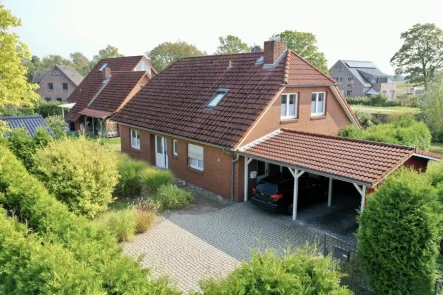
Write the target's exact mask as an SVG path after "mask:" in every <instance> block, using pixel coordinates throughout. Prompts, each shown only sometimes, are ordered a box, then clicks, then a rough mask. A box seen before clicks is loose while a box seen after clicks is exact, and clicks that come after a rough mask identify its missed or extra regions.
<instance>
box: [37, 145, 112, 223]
mask: <svg viewBox="0 0 443 295" xmlns="http://www.w3.org/2000/svg"><path fill="white" fill-rule="evenodd" d="M34 159H35V169H34V170H33V171H34V174H35V175H36V176H37V177H38V178H39V179H40V180H41V181H42V182H43V183H44V184H45V185H46V187H47V188H48V190H49V192H50V193H52V194H53V195H54V196H55V197H56V198H57V199H58V200H60V201H62V202H63V203H65V204H67V205H68V207H69V209H70V210H71V211H73V212H75V213H77V214H85V215H87V216H89V217H94V216H95V215H97V214H98V213H101V212H104V211H106V210H107V208H108V204H109V203H110V202H112V200H113V199H112V192H113V190H114V186H115V185H116V184H117V181H118V171H117V155H116V153H115V152H114V151H112V150H110V149H109V148H107V147H106V146H103V145H100V143H98V142H97V141H90V140H86V139H85V137H84V136H81V137H80V138H78V139H75V138H66V139H64V140H59V141H54V142H52V143H50V144H49V145H48V146H47V147H45V148H43V149H40V150H38V151H37V152H36V154H35V157H34Z"/></svg>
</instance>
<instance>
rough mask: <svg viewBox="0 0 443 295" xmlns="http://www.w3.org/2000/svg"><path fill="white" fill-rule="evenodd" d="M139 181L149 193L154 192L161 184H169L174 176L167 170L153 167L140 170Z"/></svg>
mask: <svg viewBox="0 0 443 295" xmlns="http://www.w3.org/2000/svg"><path fill="white" fill-rule="evenodd" d="M140 177H141V183H142V185H143V187H144V188H145V189H146V190H147V192H148V193H149V194H155V193H156V192H157V191H158V190H159V188H160V187H161V186H164V185H168V184H171V183H172V181H173V180H174V176H173V175H172V173H171V171H169V170H160V169H155V168H148V169H144V170H143V171H141V172H140Z"/></svg>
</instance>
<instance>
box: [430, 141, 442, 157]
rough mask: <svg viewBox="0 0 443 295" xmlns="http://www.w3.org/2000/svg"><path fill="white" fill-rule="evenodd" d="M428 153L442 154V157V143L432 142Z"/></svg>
mask: <svg viewBox="0 0 443 295" xmlns="http://www.w3.org/2000/svg"><path fill="white" fill-rule="evenodd" d="M429 151H430V152H433V153H437V154H442V155H443V143H441V142H433V143H432V144H431V147H430V148H429Z"/></svg>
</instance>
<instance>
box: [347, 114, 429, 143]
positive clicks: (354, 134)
mask: <svg viewBox="0 0 443 295" xmlns="http://www.w3.org/2000/svg"><path fill="white" fill-rule="evenodd" d="M339 135H340V136H344V137H350V138H358V139H364V140H371V141H378V142H386V143H392V144H400V145H406V146H413V147H417V148H420V149H427V148H429V147H430V145H431V133H430V132H429V129H428V127H427V126H426V125H425V124H424V123H423V122H417V121H415V120H398V121H393V122H390V123H386V124H379V125H374V126H371V127H369V128H366V129H358V128H356V127H354V126H353V125H349V126H347V127H344V128H342V129H340V131H339Z"/></svg>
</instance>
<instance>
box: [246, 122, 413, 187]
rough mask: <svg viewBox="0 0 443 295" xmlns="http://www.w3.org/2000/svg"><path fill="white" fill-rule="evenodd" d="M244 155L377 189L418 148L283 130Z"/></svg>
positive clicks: (247, 147) (247, 148) (248, 146)
mask: <svg viewBox="0 0 443 295" xmlns="http://www.w3.org/2000/svg"><path fill="white" fill-rule="evenodd" d="M240 151H241V154H242V155H246V156H250V157H256V158H261V159H267V160H271V161H274V162H278V163H281V164H286V165H289V166H295V167H298V168H299V169H301V170H306V171H308V172H309V171H312V172H317V173H320V174H321V173H323V174H326V175H330V176H332V177H336V178H342V179H344V180H349V181H353V182H357V183H360V184H364V185H367V186H369V187H374V186H375V185H376V184H377V183H378V182H380V181H381V180H382V179H383V178H384V177H385V176H387V175H388V174H389V173H391V172H392V171H394V170H395V169H397V168H398V167H399V166H400V165H401V164H403V163H404V162H405V161H406V160H407V159H409V158H410V157H411V156H413V154H414V153H415V152H416V150H415V148H411V147H406V146H400V145H392V144H385V143H380V142H372V141H365V140H356V139H350V138H344V137H338V136H326V135H319V134H313V133H305V132H299V131H293V130H287V129H282V130H280V131H277V132H275V133H273V134H270V135H269V137H268V138H263V139H262V140H257V141H256V142H253V143H251V144H249V145H246V146H244V147H242V148H241V149H240Z"/></svg>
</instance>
